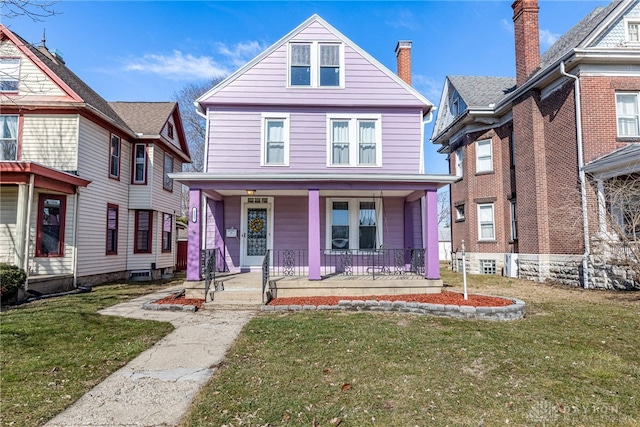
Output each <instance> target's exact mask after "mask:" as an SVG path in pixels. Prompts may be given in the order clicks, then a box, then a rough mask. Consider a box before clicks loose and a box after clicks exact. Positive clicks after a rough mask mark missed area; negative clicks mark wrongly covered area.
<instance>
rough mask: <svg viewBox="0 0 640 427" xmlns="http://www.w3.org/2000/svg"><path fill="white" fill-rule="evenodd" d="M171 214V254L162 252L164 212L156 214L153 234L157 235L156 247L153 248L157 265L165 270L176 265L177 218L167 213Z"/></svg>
mask: <svg viewBox="0 0 640 427" xmlns="http://www.w3.org/2000/svg"><path fill="white" fill-rule="evenodd" d="M166 213H169V214H171V223H172V224H171V229H172V234H171V240H172V241H171V252H162V220H163V216H164V215H163V212H158V211H156V212H154V213H153V215H154V220H153V222H154V224H153V227H154V229H155V231H154V232H153V234H154V235H155V238H154V240H155V246H154V247H153V248H154V249H153V253H154V254H155V255H156V258H155V259H156V260H155V261H154V262H155V263H156V267H157V268H165V267H173V266H175V265H176V261H175V255H176V238H175V237H176V216H175V215H174V214H172V213H171V212H166Z"/></svg>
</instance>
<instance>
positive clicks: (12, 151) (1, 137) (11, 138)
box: [0, 115, 18, 161]
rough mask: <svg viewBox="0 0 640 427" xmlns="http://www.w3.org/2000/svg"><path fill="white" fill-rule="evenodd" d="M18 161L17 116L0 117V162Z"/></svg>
mask: <svg viewBox="0 0 640 427" xmlns="http://www.w3.org/2000/svg"><path fill="white" fill-rule="evenodd" d="M2 160H5V161H14V160H18V116H5V115H1V116H0V161H2Z"/></svg>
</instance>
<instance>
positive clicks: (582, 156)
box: [432, 0, 640, 288]
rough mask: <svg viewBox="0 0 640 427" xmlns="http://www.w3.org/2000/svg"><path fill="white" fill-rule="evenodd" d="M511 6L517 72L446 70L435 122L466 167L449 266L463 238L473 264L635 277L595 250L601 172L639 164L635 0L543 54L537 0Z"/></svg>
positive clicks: (603, 282)
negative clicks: (508, 75)
mask: <svg viewBox="0 0 640 427" xmlns="http://www.w3.org/2000/svg"><path fill="white" fill-rule="evenodd" d="M512 7H513V10H514V18H513V20H514V30H515V46H516V78H515V79H513V78H496V77H469V76H465V77H460V76H449V77H447V79H446V82H445V88H444V91H443V94H442V98H441V106H440V110H439V112H438V116H437V119H436V123H435V125H434V130H433V135H432V141H433V142H434V143H435V144H441V145H442V148H441V149H440V152H442V153H446V154H448V155H449V162H450V170H451V172H452V174H455V175H457V176H459V179H458V181H456V182H455V183H453V184H452V185H451V212H452V223H453V224H452V225H453V226H452V247H453V250H454V251H457V255H456V257H457V260H458V261H457V262H454V266H456V268H457V266H458V265H459V264H460V262H461V261H460V259H461V242H462V240H464V242H465V247H466V253H467V262H468V271H470V272H473V273H487V274H490V273H500V272H502V271H503V269H504V270H505V273H507V274H508V275H512V276H515V275H518V274H519V276H520V277H523V278H528V279H532V280H538V281H542V280H547V279H551V280H555V281H560V282H564V283H570V284H575V285H581V286H584V287H601V288H602V287H604V288H619V287H628V286H629V285H630V283H629V280H628V279H626V278H625V277H622V278H620V277H616V274H613V273H612V271H611V269H610V268H608V266H607V265H606V263H601V262H600V264H599V263H598V261H596V260H595V259H594V257H593V256H592V254H593V252H594V245H595V244H596V241H595V240H594V238H593V236H597V235H598V233H606V232H607V223H606V221H605V220H603V216H604V215H605V214H606V211H607V209H608V208H609V206H608V204H607V202H606V195H605V194H603V192H602V185H601V184H602V180H603V179H609V178H611V177H614V176H620V175H629V174H633V173H638V172H640V154H639V152H640V150H637V147H638V143H639V142H640V128H639V121H640V120H639V117H638V108H639V98H640V39H639V35H638V32H639V31H638V29H639V27H640V5H639V2H638V0H617V1H614V2H612V3H611V4H609V5H608V6H606V7H597V8H596V9H595V10H594V11H592V12H591V13H590V14H589V15H588V16H586V17H585V18H584V19H583V20H582V21H580V22H579V23H578V24H576V25H575V26H574V27H573V28H571V29H570V30H569V31H568V32H567V33H566V34H564V35H563V36H562V37H560V38H559V39H558V40H557V41H556V42H555V43H554V44H553V45H552V46H551V47H550V48H549V49H548V50H547V51H546V52H545V53H544V55H542V56H541V55H540V48H539V38H538V37H539V36H538V31H539V30H538V3H537V1H536V0H516V1H515V2H514V3H513V5H512ZM576 98H577V101H576ZM618 150H624V151H623V154H624V155H620V153H618ZM585 172H586V173H589V175H588V176H587V175H586V173H585Z"/></svg>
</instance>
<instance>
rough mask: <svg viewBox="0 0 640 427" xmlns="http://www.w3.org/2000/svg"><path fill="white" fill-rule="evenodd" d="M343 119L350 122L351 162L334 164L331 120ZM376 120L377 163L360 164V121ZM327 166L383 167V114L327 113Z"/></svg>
mask: <svg viewBox="0 0 640 427" xmlns="http://www.w3.org/2000/svg"><path fill="white" fill-rule="evenodd" d="M332 120H342V121H348V122H349V164H333V163H332V162H331V157H332V156H331V154H332V152H333V149H332V147H331V135H332V128H331V121H332ZM360 120H364V121H375V122H376V163H375V164H362V165H361V164H359V161H358V160H359V159H358V157H359V156H358V121H360ZM326 129H327V132H326V133H327V167H328V168H352V167H357V168H379V167H382V115H381V114H368V115H364V116H359V115H354V114H327V124H326Z"/></svg>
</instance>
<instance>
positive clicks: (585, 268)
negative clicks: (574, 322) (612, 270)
mask: <svg viewBox="0 0 640 427" xmlns="http://www.w3.org/2000/svg"><path fill="white" fill-rule="evenodd" d="M560 73H561V74H562V75H563V76H566V77H569V78H570V79H573V82H574V83H573V84H574V91H573V92H574V96H575V105H576V142H577V144H578V174H579V176H580V196H581V201H582V224H583V227H582V228H583V233H584V255H583V256H582V277H583V282H584V283H583V285H582V286H583V287H584V288H585V289H588V288H589V255H590V253H591V243H590V240H589V218H588V217H589V215H588V213H587V181H586V177H585V173H584V154H583V147H582V117H581V109H580V79H579V78H578V76H575V75H573V74H569V73H567V72H566V70H565V65H564V61H562V62H561V63H560Z"/></svg>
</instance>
